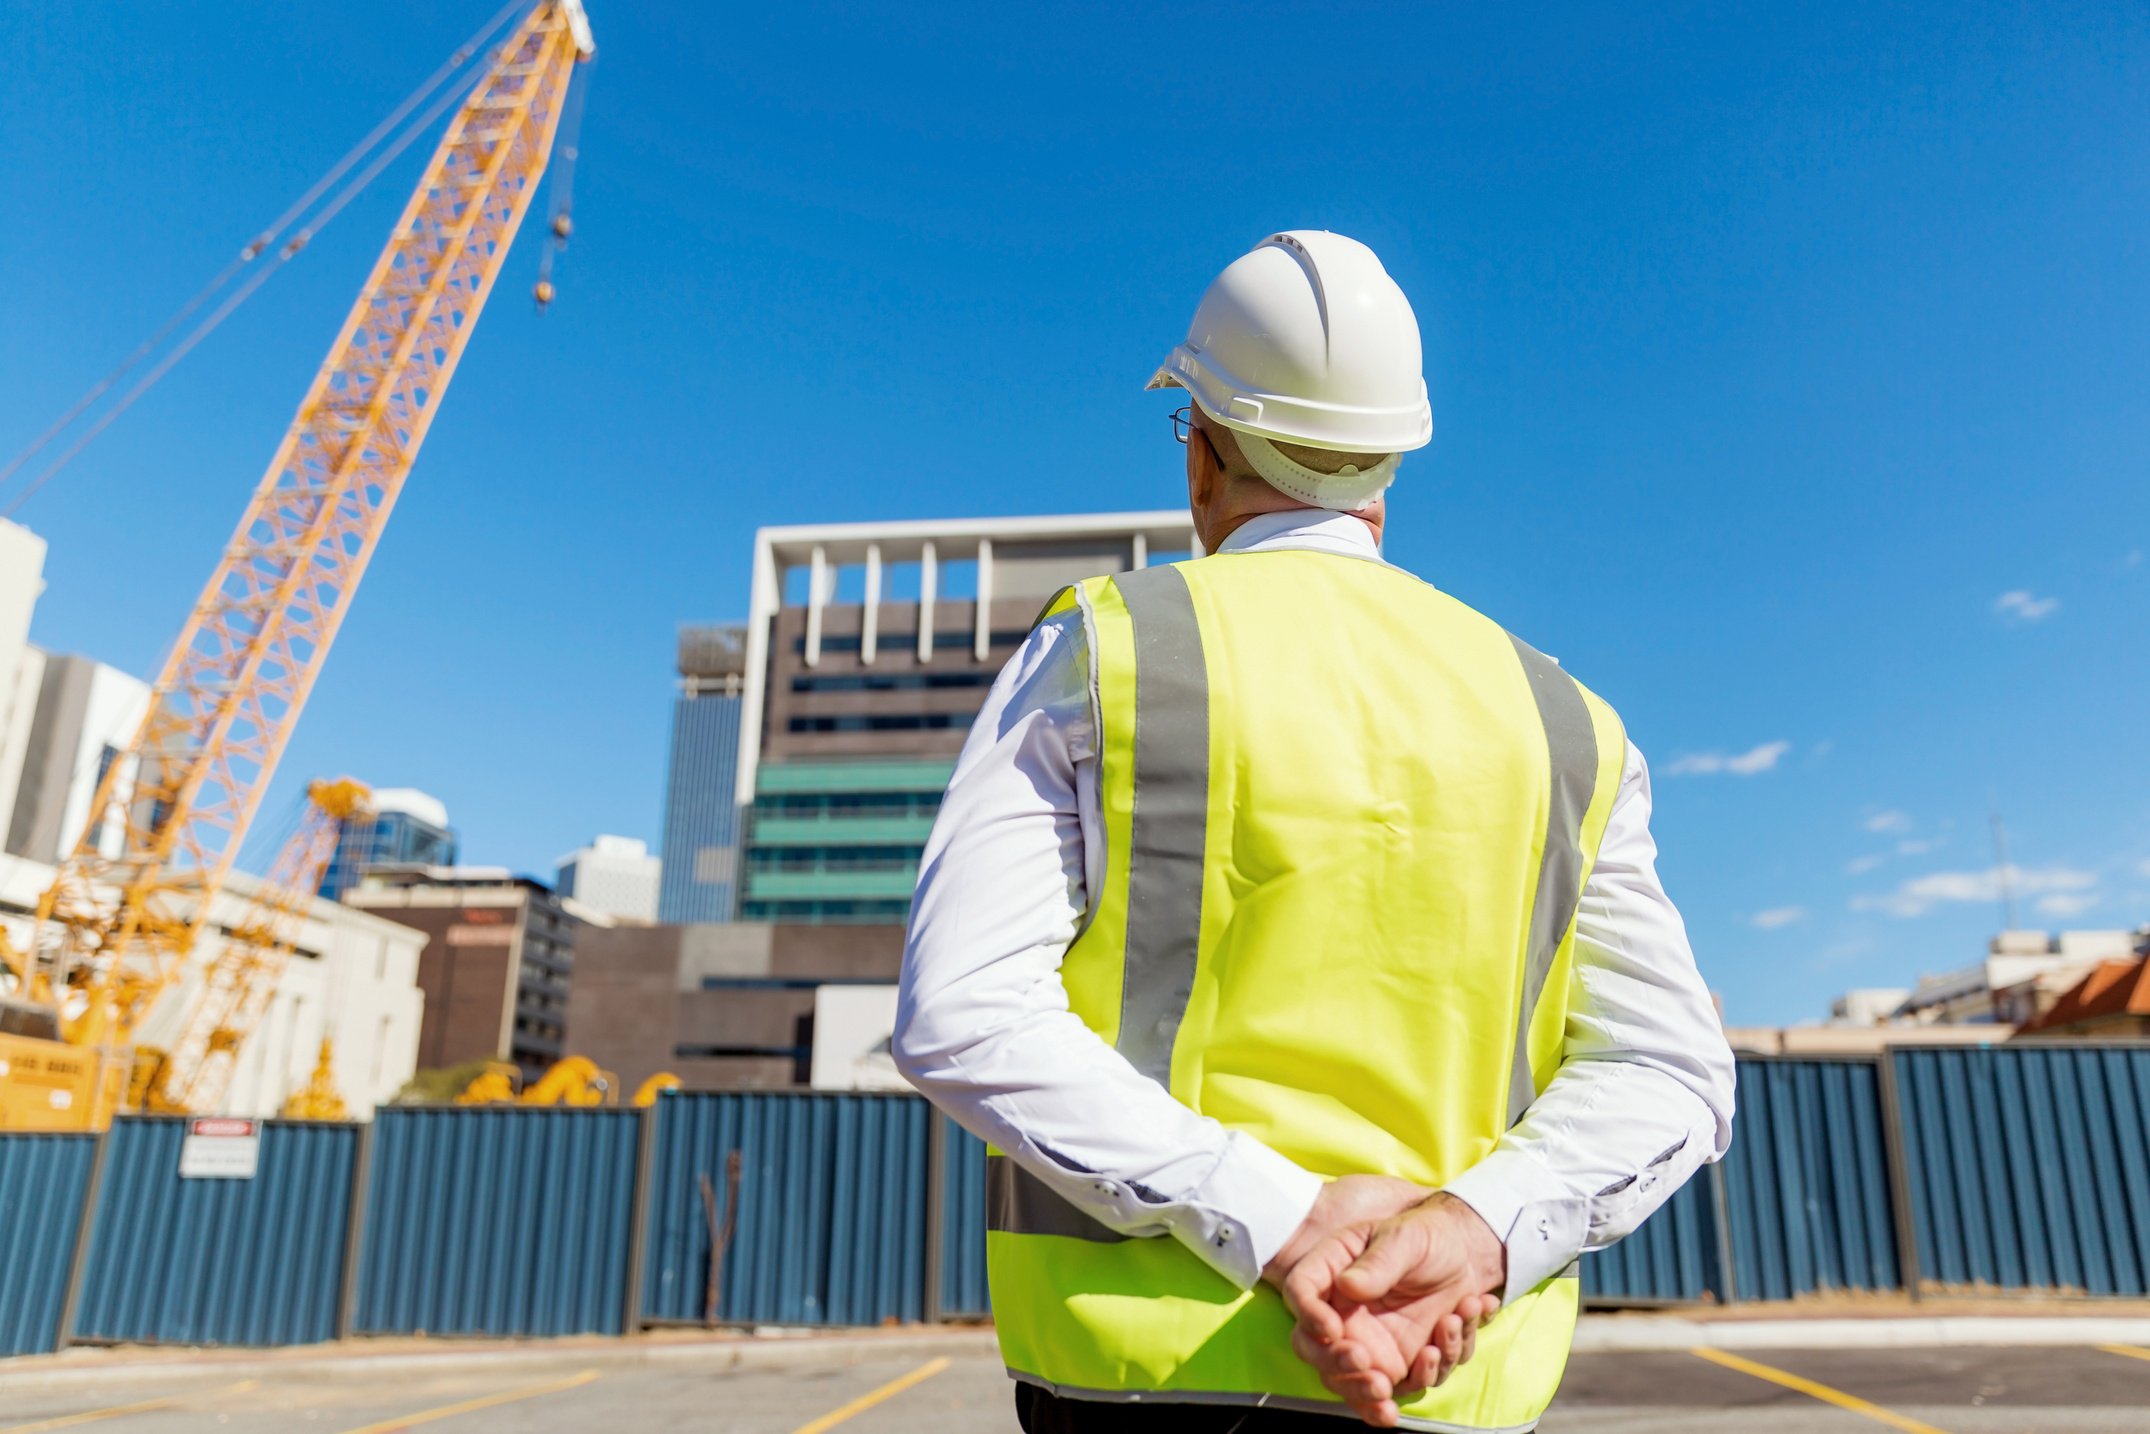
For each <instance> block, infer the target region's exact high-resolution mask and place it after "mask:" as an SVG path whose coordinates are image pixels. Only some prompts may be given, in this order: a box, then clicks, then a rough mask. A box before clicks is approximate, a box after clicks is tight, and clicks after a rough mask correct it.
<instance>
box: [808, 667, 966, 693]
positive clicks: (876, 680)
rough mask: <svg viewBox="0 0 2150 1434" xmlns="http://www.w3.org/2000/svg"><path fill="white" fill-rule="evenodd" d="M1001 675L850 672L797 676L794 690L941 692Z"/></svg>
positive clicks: (962, 672) (961, 672)
mask: <svg viewBox="0 0 2150 1434" xmlns="http://www.w3.org/2000/svg"><path fill="white" fill-rule="evenodd" d="M997 675H998V674H996V673H993V672H990V671H987V670H986V669H984V668H970V669H967V670H964V671H960V672H849V673H842V674H839V675H835V676H828V677H794V678H792V679H791V690H792V691H794V692H938V691H943V690H946V689H951V688H957V689H960V688H966V687H991V686H992V685H993V679H994V678H995V677H996V676H997Z"/></svg>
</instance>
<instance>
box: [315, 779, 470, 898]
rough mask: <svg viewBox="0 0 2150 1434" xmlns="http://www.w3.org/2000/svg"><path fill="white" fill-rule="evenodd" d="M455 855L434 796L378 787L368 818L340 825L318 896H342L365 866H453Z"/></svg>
mask: <svg viewBox="0 0 2150 1434" xmlns="http://www.w3.org/2000/svg"><path fill="white" fill-rule="evenodd" d="M455 856H456V841H455V831H454V829H453V828H452V827H450V826H449V825H448V808H447V807H445V806H444V805H442V804H441V801H440V799H439V798H438V797H433V796H428V795H427V794H426V793H424V792H420V791H416V790H413V789H412V788H409V787H383V788H382V789H381V790H379V791H377V792H375V793H374V794H373V810H372V813H371V815H369V816H365V817H358V818H354V819H352V820H351V821H347V822H345V823H344V826H343V831H342V833H341V834H340V835H339V836H338V837H337V839H336V851H335V854H334V855H333V856H331V857H330V858H329V863H328V867H327V869H326V870H324V871H323V872H322V873H321V894H322V895H323V896H325V897H328V898H329V899H330V900H331V901H334V900H337V899H339V898H341V897H342V896H343V894H344V893H345V892H347V891H349V890H350V889H351V888H353V887H355V886H357V885H358V882H359V878H360V877H361V876H363V875H364V874H365V871H366V868H367V867H369V866H388V865H396V866H454V865H455Z"/></svg>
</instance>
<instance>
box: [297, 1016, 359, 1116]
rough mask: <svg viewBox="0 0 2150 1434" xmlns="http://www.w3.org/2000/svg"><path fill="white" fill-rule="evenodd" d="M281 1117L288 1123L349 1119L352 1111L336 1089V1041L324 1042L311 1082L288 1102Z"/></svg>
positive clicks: (340, 1092) (315, 1063)
mask: <svg viewBox="0 0 2150 1434" xmlns="http://www.w3.org/2000/svg"><path fill="white" fill-rule="evenodd" d="M282 1114H283V1116H284V1118H285V1119H286V1120H348V1119H350V1116H351V1110H350V1107H349V1106H346V1105H345V1104H344V1103H343V1092H342V1091H340V1090H338V1089H336V1041H335V1039H334V1037H331V1036H323V1037H322V1038H321V1055H320V1057H319V1058H318V1059H317V1060H315V1062H314V1073H313V1076H312V1078H311V1079H309V1080H308V1081H307V1082H306V1084H304V1085H302V1086H300V1087H299V1088H298V1089H297V1090H295V1091H293V1092H292V1093H291V1094H290V1096H289V1097H287V1098H286V1099H285V1101H284V1109H283V1112H282Z"/></svg>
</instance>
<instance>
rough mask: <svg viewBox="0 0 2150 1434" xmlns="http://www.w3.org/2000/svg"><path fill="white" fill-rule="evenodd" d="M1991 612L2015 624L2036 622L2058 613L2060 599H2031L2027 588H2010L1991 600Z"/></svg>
mask: <svg viewBox="0 0 2150 1434" xmlns="http://www.w3.org/2000/svg"><path fill="white" fill-rule="evenodd" d="M1993 610H1994V611H1995V612H1997V613H1999V614H2000V615H2001V616H2002V617H2005V618H2011V619H2013V620H2015V621H2017V622H2037V621H2039V620H2040V619H2041V618H2048V617H2051V616H2052V615H2053V614H2054V613H2056V612H2058V611H2060V599H2059V598H2057V597H2032V596H2031V593H2030V589H2028V588H2011V589H2010V590H2009V591H2007V592H2005V593H2002V594H2001V595H2000V596H1999V597H1997V598H1995V599H1994V600H1993Z"/></svg>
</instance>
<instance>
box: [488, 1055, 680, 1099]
mask: <svg viewBox="0 0 2150 1434" xmlns="http://www.w3.org/2000/svg"><path fill="white" fill-rule="evenodd" d="M521 1084H522V1071H521V1070H520V1069H519V1068H517V1067H515V1066H512V1065H510V1064H508V1063H507V1062H506V1061H487V1062H486V1063H485V1069H484V1071H482V1072H481V1073H479V1075H478V1076H477V1078H476V1079H474V1080H472V1081H471V1083H470V1084H469V1085H467V1086H464V1087H463V1089H462V1091H461V1092H460V1093H459V1094H458V1095H457V1096H456V1098H455V1103H456V1104H457V1105H617V1104H619V1100H620V1078H619V1077H618V1076H616V1075H614V1074H613V1073H612V1072H610V1071H608V1070H600V1069H598V1066H597V1063H596V1062H595V1061H593V1060H591V1059H590V1058H589V1057H588V1056H568V1057H566V1058H565V1059H563V1060H561V1061H559V1062H557V1063H555V1064H554V1066H553V1067H552V1069H551V1070H548V1071H546V1072H545V1074H544V1075H542V1076H540V1077H539V1078H538V1079H537V1080H536V1082H534V1083H533V1084H531V1085H530V1086H529V1087H527V1088H520V1087H521ZM679 1086H680V1079H679V1077H678V1076H676V1075H673V1074H672V1073H671V1072H670V1071H659V1072H658V1073H657V1074H655V1075H653V1076H651V1077H650V1078H649V1079H648V1080H646V1081H644V1082H642V1084H641V1085H640V1086H639V1087H637V1088H636V1090H635V1098H634V1102H633V1103H634V1105H636V1106H637V1107H642V1106H649V1105H655V1104H656V1103H657V1097H658V1096H659V1095H661V1094H662V1093H664V1092H665V1091H668V1090H678V1089H679Z"/></svg>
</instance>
